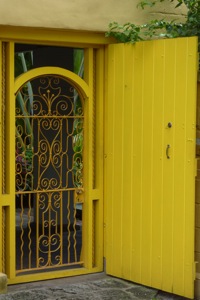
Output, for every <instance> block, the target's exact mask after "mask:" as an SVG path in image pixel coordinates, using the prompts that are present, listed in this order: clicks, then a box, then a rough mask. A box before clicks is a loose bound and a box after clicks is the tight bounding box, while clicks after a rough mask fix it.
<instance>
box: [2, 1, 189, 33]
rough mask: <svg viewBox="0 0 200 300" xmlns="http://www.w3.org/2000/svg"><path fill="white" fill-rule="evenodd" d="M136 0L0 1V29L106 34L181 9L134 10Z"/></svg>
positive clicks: (167, 5) (164, 7)
mask: <svg viewBox="0 0 200 300" xmlns="http://www.w3.org/2000/svg"><path fill="white" fill-rule="evenodd" d="M137 3H138V1H137V0H0V25H14V26H29V27H46V28H64V29H78V30H92V31H106V30H107V28H108V24H109V23H110V22H112V21H117V22H119V23H121V24H124V23H125V22H129V21H132V22H134V23H141V22H145V21H146V20H147V19H149V18H152V15H153V17H154V18H155V16H156V18H158V17H161V18H163V16H166V15H167V17H170V18H171V17H174V16H175V17H176V18H177V14H178V17H179V16H181V15H182V14H184V12H185V11H184V8H180V9H174V4H173V5H170V1H169V0H166V4H165V6H163V4H162V5H160V6H158V7H157V8H156V9H153V10H152V9H151V10H145V11H142V10H141V9H137V8H136V5H137Z"/></svg>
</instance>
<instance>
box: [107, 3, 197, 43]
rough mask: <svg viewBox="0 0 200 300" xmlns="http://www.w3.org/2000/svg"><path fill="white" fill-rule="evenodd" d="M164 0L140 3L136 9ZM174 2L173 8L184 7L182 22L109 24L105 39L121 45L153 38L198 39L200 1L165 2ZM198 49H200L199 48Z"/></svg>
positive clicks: (159, 21) (154, 21)
mask: <svg viewBox="0 0 200 300" xmlns="http://www.w3.org/2000/svg"><path fill="white" fill-rule="evenodd" d="M164 1H165V0H145V1H141V2H140V3H139V4H138V5H137V7H138V8H141V9H145V7H146V6H149V7H153V6H155V5H156V4H157V3H159V2H164ZM167 1H168V2H174V3H175V8H177V7H179V6H181V5H185V6H186V8H187V14H186V17H185V21H184V22H176V21H175V20H173V21H166V20H164V19H162V20H157V19H156V20H151V21H149V22H147V23H145V24H142V25H136V24H133V23H126V24H124V25H120V24H119V23H117V22H112V23H110V24H109V30H108V32H107V33H106V36H107V37H110V36H111V37H114V38H115V39H116V40H117V41H119V42H121V43H128V42H129V43H135V42H138V41H141V40H147V39H153V38H159V37H160V38H175V37H189V36H198V37H199V38H200V1H199V0H177V1H175V0H167ZM199 48H200V47H199Z"/></svg>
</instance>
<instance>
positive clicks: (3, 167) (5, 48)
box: [0, 26, 110, 284]
mask: <svg viewBox="0 0 200 300" xmlns="http://www.w3.org/2000/svg"><path fill="white" fill-rule="evenodd" d="M109 42H110V41H109V39H106V38H105V37H104V34H102V33H90V32H73V31H64V30H62V31H61V30H50V29H33V28H28V29H27V28H24V27H6V26H1V34H0V65H1V66H2V69H1V71H0V81H1V82H2V86H1V93H0V107H1V114H0V125H1V128H0V130H1V136H0V156H1V158H2V159H1V160H0V224H2V228H1V230H0V240H1V241H2V245H1V247H0V262H1V263H0V272H3V273H6V274H7V276H8V284H15V283H20V282H31V281H35V280H45V279H51V278H59V277H67V276H75V275H81V274H88V273H94V272H100V271H103V126H102V124H103V101H104V94H103V91H104V87H103V82H104V80H103V78H104V45H105V44H108V43H109ZM15 43H26V44H39V45H41V44H42V45H51V46H65V47H79V48H84V50H85V61H84V64H85V71H84V81H85V87H86V86H87V87H88V88H87V89H88V96H89V99H90V101H86V103H85V105H86V106H88V107H86V111H87V116H86V118H87V119H88V122H87V125H86V128H85V132H87V135H86V145H87V147H86V148H87V151H88V153H87V156H86V159H87V161H86V165H87V166H88V170H87V173H86V174H85V175H86V182H87V183H88V184H87V185H88V193H87V198H88V201H87V202H86V203H85V204H84V205H85V206H86V207H85V210H86V211H87V213H86V216H85V219H86V220H87V222H85V223H86V224H85V225H84V226H85V227H86V230H85V234H84V236H83V240H87V242H88V245H87V248H86V251H85V253H82V255H83V256H84V258H85V265H84V268H80V269H73V270H62V271H56V272H48V273H47V272H44V273H37V274H30V275H27V274H26V275H25V276H16V273H15V268H16V267H15V266H16V258H15V255H13V251H12V250H13V249H15V247H16V245H15V233H14V232H13V231H12V228H15V205H14V203H13V199H15V176H14V173H15V172H13V171H14V170H13V162H14V161H15V150H14V149H15V95H14V91H15V88H17V87H19V86H20V80H21V79H20V77H19V78H18V79H17V81H16V82H15V78H14V44H15ZM34 72H35V70H33V71H32V73H34ZM66 72H67V71H66ZM29 74H30V73H29ZM32 75H33V74H32ZM68 75H70V76H71V77H70V78H71V79H72V81H73V80H75V81H76V82H77V80H79V79H77V76H75V77H76V78H75V77H74V75H72V74H71V73H70V74H68ZM81 84H82V85H84V83H83V82H81ZM5 112H6V113H5Z"/></svg>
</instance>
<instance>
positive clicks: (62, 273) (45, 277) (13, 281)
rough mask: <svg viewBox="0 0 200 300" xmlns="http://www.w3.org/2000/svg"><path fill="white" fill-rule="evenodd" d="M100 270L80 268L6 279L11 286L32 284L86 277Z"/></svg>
mask: <svg viewBox="0 0 200 300" xmlns="http://www.w3.org/2000/svg"><path fill="white" fill-rule="evenodd" d="M101 271H102V269H101V268H98V267H97V268H92V269H91V270H88V269H85V268H80V269H73V270H65V271H54V272H52V271H51V272H44V273H37V274H30V275H27V274H26V275H21V276H16V277H15V278H12V279H10V278H8V285H11V284H18V283H24V282H33V281H38V280H48V279H58V278H63V277H71V276H78V275H86V274H92V273H98V272H101Z"/></svg>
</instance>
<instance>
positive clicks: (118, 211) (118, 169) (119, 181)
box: [112, 44, 125, 276]
mask: <svg viewBox="0 0 200 300" xmlns="http://www.w3.org/2000/svg"><path fill="white" fill-rule="evenodd" d="M115 57H116V58H117V57H122V59H120V60H119V61H117V60H116V59H115V72H116V75H118V76H115V77H114V78H113V80H114V83H115V97H114V99H113V100H114V101H113V128H112V132H113V141H114V143H113V174H115V175H114V177H113V179H114V182H113V183H112V185H113V190H112V193H113V199H114V202H113V230H114V231H113V235H112V237H113V240H112V241H113V247H114V251H113V253H112V256H113V259H112V260H113V270H115V272H116V274H118V275H117V276H119V275H120V276H121V267H122V228H123V221H122V209H123V204H124V203H123V202H122V201H121V200H122V198H123V174H122V173H123V160H124V157H123V142H124V139H123V122H124V103H123V102H124V101H125V99H124V45H123V44H122V45H119V47H117V48H116V49H115ZM119 74H120V76H119ZM113 179H112V180H113ZM116 230H117V234H116Z"/></svg>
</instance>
